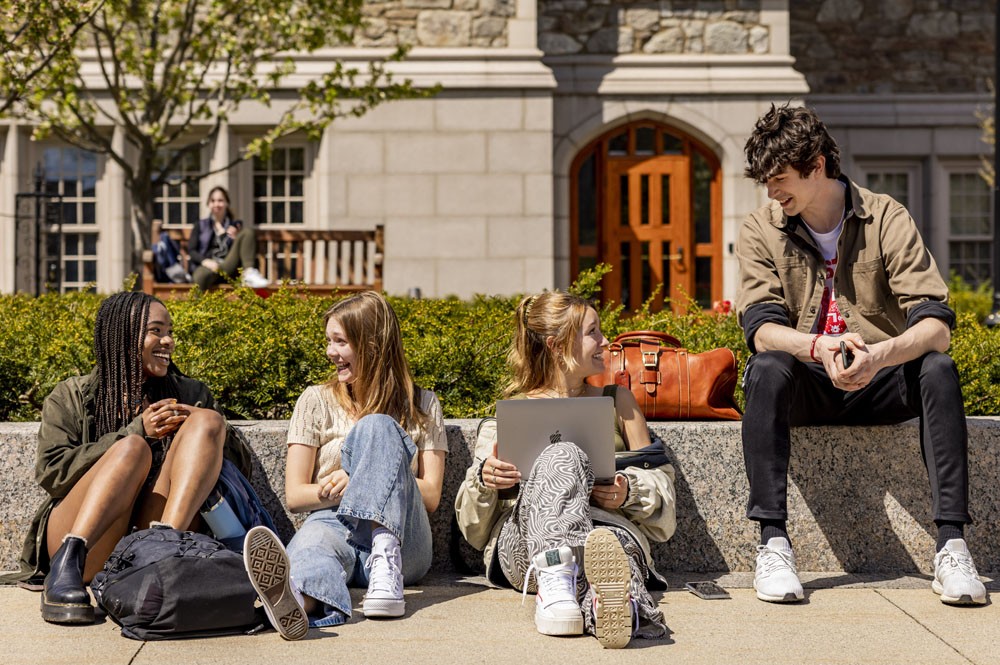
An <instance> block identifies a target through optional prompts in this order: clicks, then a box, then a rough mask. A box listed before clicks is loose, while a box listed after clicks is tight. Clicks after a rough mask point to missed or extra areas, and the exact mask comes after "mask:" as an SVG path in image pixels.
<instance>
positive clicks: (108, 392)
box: [94, 291, 162, 437]
mask: <svg viewBox="0 0 1000 665" xmlns="http://www.w3.org/2000/svg"><path fill="white" fill-rule="evenodd" d="M154 302H160V301H159V300H158V299H156V298H154V297H153V296H151V295H148V294H145V293H142V292H134V291H127V292H122V293H116V294H114V295H112V296H109V297H108V298H107V299H105V300H104V302H102V303H101V306H100V308H99V309H98V310H97V321H96V322H95V324H94V356H95V357H96V359H97V391H96V397H95V411H96V423H95V424H96V430H97V436H98V437H101V436H104V435H105V434H107V433H108V432H114V431H117V430H119V429H121V428H122V427H124V426H125V425H126V424H128V423H129V422H130V421H131V420H132V419H133V418H135V417H136V415H138V413H139V411H140V410H141V409H142V401H143V385H142V383H143V379H142V345H143V341H144V339H145V337H146V324H147V323H148V321H149V308H150V305H152V304H153V303H154ZM161 304H162V303H161Z"/></svg>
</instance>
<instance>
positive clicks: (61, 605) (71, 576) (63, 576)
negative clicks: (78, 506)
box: [42, 536, 94, 623]
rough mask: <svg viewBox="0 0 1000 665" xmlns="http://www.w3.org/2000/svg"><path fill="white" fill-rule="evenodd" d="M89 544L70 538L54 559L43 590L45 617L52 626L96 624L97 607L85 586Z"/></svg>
mask: <svg viewBox="0 0 1000 665" xmlns="http://www.w3.org/2000/svg"><path fill="white" fill-rule="evenodd" d="M86 561H87V545H86V543H85V542H84V541H83V538H77V537H76V536H70V537H68V538H66V540H64V541H63V544H62V546H60V547H59V549H58V550H56V553H55V556H53V557H52V563H51V565H50V568H49V574H48V575H46V576H45V590H44V591H42V618H43V619H45V620H46V621H48V622H50V623H94V606H93V605H91V604H90V594H89V593H87V587H85V586H84V585H83V566H84V563H86Z"/></svg>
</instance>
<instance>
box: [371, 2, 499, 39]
mask: <svg viewBox="0 0 1000 665" xmlns="http://www.w3.org/2000/svg"><path fill="white" fill-rule="evenodd" d="M514 10H515V0H385V1H382V0H367V1H366V2H365V4H364V8H363V10H362V11H363V13H364V15H365V17H366V19H367V26H366V27H365V28H364V29H362V30H361V31H360V34H358V35H357V36H356V37H355V40H354V44H355V46H365V47H379V46H396V45H398V44H407V45H412V46H430V47H460V46H480V47H504V46H506V45H507V19H508V18H509V17H511V16H513V15H514Z"/></svg>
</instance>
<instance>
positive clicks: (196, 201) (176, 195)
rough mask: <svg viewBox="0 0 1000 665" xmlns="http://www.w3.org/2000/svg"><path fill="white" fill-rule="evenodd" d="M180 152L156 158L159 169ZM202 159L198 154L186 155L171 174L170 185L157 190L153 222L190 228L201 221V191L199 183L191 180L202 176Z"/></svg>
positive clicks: (163, 152) (164, 151) (166, 152)
mask: <svg viewBox="0 0 1000 665" xmlns="http://www.w3.org/2000/svg"><path fill="white" fill-rule="evenodd" d="M178 152H179V151H178V150H169V149H167V150H161V151H160V153H159V154H158V155H157V159H156V168H157V170H159V169H161V168H163V167H164V166H165V165H166V164H167V163H168V162H169V161H170V160H171V159H173V158H174V157H175V156H176V155H177V153H178ZM201 170H202V168H201V155H200V154H199V153H198V152H197V151H196V152H189V153H187V154H185V155H184V156H183V157H182V158H181V159H180V161H178V162H177V164H176V165H175V166H174V168H173V169H171V170H170V173H169V175H168V181H167V182H166V183H164V184H163V185H161V186H160V187H157V188H156V192H155V194H156V199H155V200H154V202H153V218H154V219H160V220H163V224H164V225H165V226H167V225H171V226H189V225H191V224H193V223H194V222H196V221H197V220H198V219H200V218H201V212H200V210H201V191H200V189H199V185H198V181H197V180H188V179H185V178H190V177H191V176H195V175H197V174H198V173H200V172H201Z"/></svg>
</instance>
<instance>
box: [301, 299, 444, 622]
mask: <svg viewBox="0 0 1000 665" xmlns="http://www.w3.org/2000/svg"><path fill="white" fill-rule="evenodd" d="M323 320H324V325H325V327H326V343H327V346H326V355H327V358H329V360H330V362H331V363H333V364H334V366H335V368H336V372H335V374H334V375H333V377H332V378H331V379H330V381H328V382H327V383H325V384H322V385H317V386H311V387H309V388H306V390H305V391H304V392H303V393H302V395H301V396H300V397H299V400H298V402H297V403H296V405H295V410H294V412H293V413H292V419H291V422H290V423H289V426H288V458H287V461H286V469H285V500H286V503H287V504H288V508H289V510H291V511H292V512H308V513H309V516H308V517H307V518H306V520H305V522H304V523H303V524H302V527H301V528H300V529H299V530H298V532H297V533H296V534H295V536H294V537H293V538H292V541H291V542H290V543H289V544H288V558H289V560H290V565H291V577H292V580H291V583H292V586H293V592H295V593H298V594H301V597H302V600H303V606H304V607H305V610H306V613H307V614H308V615H309V623H310V625H311V626H336V625H338V624H342V623H344V622H345V621H347V619H348V618H349V617H350V616H351V596H350V593H349V592H348V590H347V589H348V586H352V587H360V588H367V589H368V591H367V593H366V594H365V599H364V602H363V604H362V609H363V611H364V615H365V616H366V617H383V618H387V617H399V616H402V615H403V613H404V610H405V603H404V601H403V584H404V582H405V583H406V584H412V583H414V582H417V581H419V580H420V578H422V577H423V576H424V575H425V574H427V571H428V570H429V569H430V566H431V527H430V521H429V519H428V513H431V512H433V511H434V510H436V509H437V506H438V503H439V502H440V500H441V486H442V483H443V481H444V462H445V455H446V454H447V451H448V441H447V438H446V437H445V430H444V420H443V417H442V413H441V405H440V403H439V402H438V398H437V396H436V395H435V394H434V393H433V392H431V391H429V390H422V389H420V388H418V387H417V386H416V385H414V383H413V377H412V376H411V375H410V368H409V365H408V364H407V362H406V357H405V356H404V355H403V342H402V338H401V335H400V329H399V320H398V319H397V318H396V313H395V312H394V311H393V309H392V307H391V306H390V305H389V303H388V302H386V300H385V298H383V297H382V296H381V295H379V294H378V293H375V292H371V291H369V292H365V293H360V294H358V295H356V296H353V297H350V298H347V299H345V300H341V301H340V302H338V303H337V304H335V305H334V306H333V307H331V308H330V309H329V310H328V311H327V313H326V315H325V316H324V318H323Z"/></svg>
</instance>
